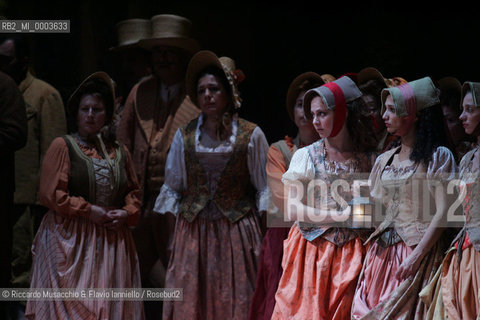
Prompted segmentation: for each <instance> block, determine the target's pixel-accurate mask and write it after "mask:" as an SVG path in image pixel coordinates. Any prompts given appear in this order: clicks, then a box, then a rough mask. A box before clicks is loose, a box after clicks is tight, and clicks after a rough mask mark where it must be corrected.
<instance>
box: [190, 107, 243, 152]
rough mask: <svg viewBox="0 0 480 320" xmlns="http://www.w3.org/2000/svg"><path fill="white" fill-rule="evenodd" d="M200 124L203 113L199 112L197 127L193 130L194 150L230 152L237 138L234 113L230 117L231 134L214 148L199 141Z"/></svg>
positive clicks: (200, 133)
mask: <svg viewBox="0 0 480 320" xmlns="http://www.w3.org/2000/svg"><path fill="white" fill-rule="evenodd" d="M202 124H203V114H201V115H200V117H199V118H198V122H197V128H196V130H195V151H197V152H217V153H226V152H231V151H232V150H233V146H234V145H235V140H236V138H237V130H238V116H237V115H234V116H233V118H232V134H231V135H230V137H229V138H228V139H227V140H225V141H221V142H220V144H219V145H218V146H217V147H215V148H209V147H206V146H204V145H202V144H201V143H200V137H201V135H202V130H201V126H202Z"/></svg>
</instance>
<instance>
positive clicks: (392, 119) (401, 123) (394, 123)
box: [382, 95, 408, 136]
mask: <svg viewBox="0 0 480 320" xmlns="http://www.w3.org/2000/svg"><path fill="white" fill-rule="evenodd" d="M404 118H405V117H399V116H397V114H396V107H395V104H394V103H393V98H392V96H391V95H389V96H387V98H386V99H385V112H384V113H383V115H382V119H383V121H384V122H385V126H386V127H387V131H388V132H389V133H391V134H396V135H399V136H402V134H401V132H404V131H405V130H404V129H405V128H404V127H405V126H407V125H408V124H407V123H406V121H405V120H404Z"/></svg>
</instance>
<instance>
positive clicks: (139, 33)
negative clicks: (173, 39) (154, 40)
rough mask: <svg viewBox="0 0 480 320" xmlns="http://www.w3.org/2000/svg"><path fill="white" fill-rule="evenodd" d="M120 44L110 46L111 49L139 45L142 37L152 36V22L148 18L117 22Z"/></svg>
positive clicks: (115, 49)
mask: <svg viewBox="0 0 480 320" xmlns="http://www.w3.org/2000/svg"><path fill="white" fill-rule="evenodd" d="M115 28H116V30H117V38H118V46H116V47H112V48H110V50H111V51H121V50H125V49H128V48H134V47H137V46H138V43H139V41H140V40H142V39H147V38H150V37H151V36H152V23H151V22H150V20H148V19H128V20H123V21H120V22H119V23H117V25H116V26H115Z"/></svg>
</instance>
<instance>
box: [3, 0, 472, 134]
mask: <svg viewBox="0 0 480 320" xmlns="http://www.w3.org/2000/svg"><path fill="white" fill-rule="evenodd" d="M477 9H478V6H476V5H474V4H470V3H468V2H465V1H451V2H448V3H443V4H440V2H437V3H425V2H422V1H407V2H405V1H396V2H388V1H358V2H355V3H353V4H352V3H349V2H346V1H317V2H311V1H289V2H288V3H287V4H282V3H279V2H274V1H258V2H252V3H249V2H232V1H228V2H227V1H224V2H220V1H170V2H168V1H165V0H163V1H155V2H150V1H145V0H136V1H126V0H118V1H99V0H86V1H76V2H70V1H41V0H40V1H39V0H24V1H18V0H16V1H13V0H0V14H1V15H3V16H5V17H7V18H8V19H69V20H70V21H71V33H70V34H39V33H36V34H33V35H32V34H30V35H27V40H28V42H29V44H30V47H31V50H32V67H33V69H34V71H35V73H36V75H37V76H38V77H39V78H40V79H43V80H46V81H47V82H49V83H50V84H52V85H53V86H54V87H56V88H57V89H58V90H59V91H60V93H61V94H62V96H63V98H64V99H65V101H66V100H67V99H68V96H69V95H70V93H71V92H72V91H73V90H74V89H75V87H76V86H77V85H78V84H79V83H80V82H81V81H82V80H83V79H84V78H85V77H86V76H87V75H89V74H90V73H92V72H94V71H97V70H104V71H107V72H112V70H113V68H115V66H114V65H113V64H112V61H113V59H112V57H111V53H110V52H109V50H108V49H109V48H110V47H113V46H116V45H117V36H116V31H115V24H116V23H118V22H119V21H121V20H124V19H130V18H145V19H150V18H151V17H152V16H154V15H156V14H162V13H171V14H178V15H181V16H184V17H187V18H189V19H190V20H191V21H192V23H193V29H194V30H193V37H195V38H196V39H197V40H199V42H200V44H201V46H202V48H204V49H209V50H212V51H214V52H215V53H216V54H217V55H218V56H222V55H226V56H230V57H232V58H233V59H235V61H236V63H237V67H238V68H240V69H242V70H243V71H244V73H245V74H246V80H245V81H244V82H243V83H242V84H241V85H240V90H241V92H242V95H243V100H244V103H243V106H242V110H241V115H242V116H243V117H245V118H246V119H248V120H251V121H254V122H256V123H258V124H259V125H260V126H261V127H262V129H263V130H264V132H265V134H266V136H267V139H268V140H269V142H270V143H272V142H274V141H276V140H278V139H281V138H283V136H284V135H285V134H290V135H293V134H294V133H295V131H294V125H293V123H291V121H290V120H289V118H288V115H287V112H286V110H285V95H286V91H287V88H288V86H289V84H290V82H291V81H292V80H293V78H295V77H296V76H297V75H298V74H300V73H302V72H305V71H315V72H317V73H320V74H323V73H330V74H332V75H334V76H336V77H338V76H340V75H342V74H345V73H348V72H358V71H360V70H361V69H362V68H364V67H369V66H373V67H376V68H377V69H379V70H380V71H381V72H382V74H383V75H384V76H385V77H394V76H401V77H403V78H405V79H407V80H415V79H418V78H421V77H424V76H431V77H432V78H434V79H439V78H441V77H444V76H454V77H457V78H458V79H459V80H460V82H462V83H463V82H464V81H467V80H469V81H480V63H479V59H478V49H477V47H478V45H477V42H478V39H479V34H480V24H479V15H478V12H477Z"/></svg>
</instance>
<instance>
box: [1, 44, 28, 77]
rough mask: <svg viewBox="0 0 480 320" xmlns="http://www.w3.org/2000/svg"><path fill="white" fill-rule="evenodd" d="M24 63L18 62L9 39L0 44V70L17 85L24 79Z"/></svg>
mask: <svg viewBox="0 0 480 320" xmlns="http://www.w3.org/2000/svg"><path fill="white" fill-rule="evenodd" d="M26 68H27V66H26V63H25V61H19V60H18V59H17V56H16V53H15V43H14V42H13V40H11V39H7V40H5V41H4V42H3V43H2V44H0V70H1V71H3V72H5V73H6V74H8V75H9V76H10V77H12V78H13V79H14V80H15V82H16V83H17V84H19V83H20V82H22V80H23V79H25V74H26V70H27V69H26Z"/></svg>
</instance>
